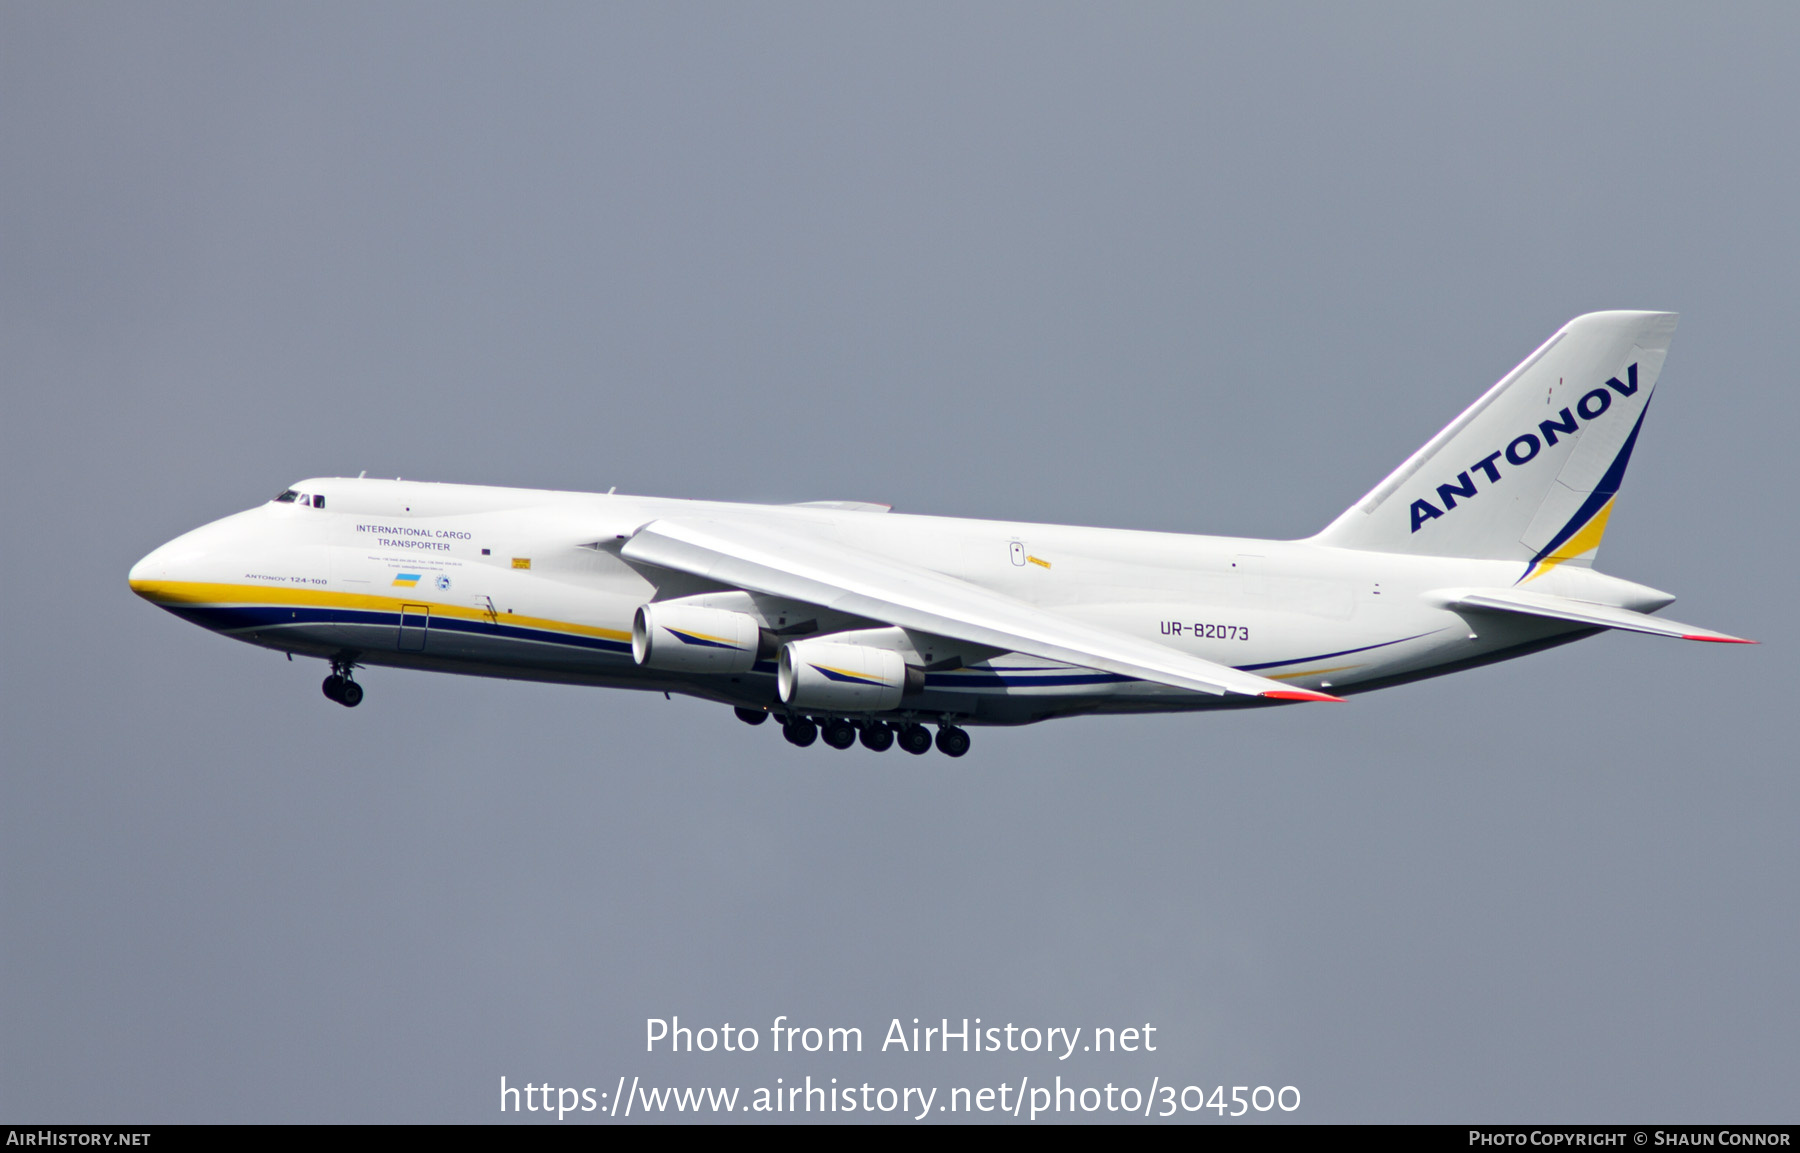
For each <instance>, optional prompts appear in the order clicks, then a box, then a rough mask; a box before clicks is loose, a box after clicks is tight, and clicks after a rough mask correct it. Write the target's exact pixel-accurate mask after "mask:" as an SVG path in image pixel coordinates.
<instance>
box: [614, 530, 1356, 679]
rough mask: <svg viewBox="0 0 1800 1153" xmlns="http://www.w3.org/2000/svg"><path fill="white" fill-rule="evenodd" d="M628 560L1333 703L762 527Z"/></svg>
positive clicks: (1135, 673)
mask: <svg viewBox="0 0 1800 1153" xmlns="http://www.w3.org/2000/svg"><path fill="white" fill-rule="evenodd" d="M620 555H621V556H623V557H624V558H625V559H626V560H630V561H638V562H641V563H645V564H651V565H656V566H659V567H661V568H666V569H674V570H676V571H678V572H685V573H692V574H694V575H695V576H700V577H705V578H707V579H709V580H715V581H718V582H720V583H721V584H727V585H732V586H735V587H737V588H741V589H748V590H750V591H752V592H760V593H767V594H769V595H771V596H779V597H786V598H788V599H790V600H797V601H805V602H807V603H809V604H816V605H819V606H820V607H822V608H829V609H835V610H837V611H838V612H843V613H849V614H851V615H853V616H859V617H866V618H868V619H870V620H877V621H884V622H886V623H888V624H891V625H897V626H899V627H900V628H906V629H915V630H917V631H919V632H925V633H932V634H934V635H937V636H943V637H949V638H951V639H954V640H960V641H968V642H970V643H972V644H978V645H988V646H991V647H993V648H998V649H1005V650H1010V651H1013V652H1020V653H1025V654H1027V655H1030V656H1035V657H1043V658H1045V659H1047V660H1056V661H1065V662H1067V663H1069V664H1073V665H1080V666H1082V667H1083V668H1091V669H1099V670H1101V671H1103V672H1109V673H1118V674H1119V675H1121V676H1128V677H1135V678H1137V679H1139V680H1145V681H1154V682H1156V683H1157V684H1164V685H1170V686H1173V687H1175V688H1179V689H1187V690H1190V691H1192V692H1199V693H1210V694H1212V695H1214V696H1223V695H1224V694H1226V693H1238V694H1242V695H1244V696H1252V697H1272V698H1275V699H1277V700H1307V701H1335V700H1339V699H1341V698H1338V697H1334V696H1331V695H1329V694H1326V693H1315V692H1309V691H1307V690H1304V689H1296V688H1294V687H1292V686H1289V685H1284V684H1282V683H1281V682H1280V681H1272V680H1269V679H1267V678H1265V677H1259V676H1256V675H1255V674H1253V673H1246V672H1241V671H1239V670H1237V669H1234V668H1231V667H1229V666H1227V665H1221V664H1215V663H1214V662H1212V661H1207V660H1202V659H1200V658H1199V657H1193V656H1188V655H1186V654H1184V653H1180V652H1176V651H1175V650H1174V649H1171V648H1168V647H1166V646H1164V645H1160V644H1157V643H1156V642H1154V641H1149V640H1143V639H1140V638H1138V637H1134V636H1130V635H1128V634H1126V633H1121V632H1117V631H1114V630H1112V629H1107V628H1099V627H1096V626H1094V625H1089V624H1084V623H1082V622H1080V621H1074V620H1070V619H1068V618H1066V617H1062V616H1058V615H1057V614H1055V613H1050V612H1046V611H1044V610H1043V609H1040V608H1037V607H1036V606H1034V605H1030V604H1027V603H1025V602H1024V601H1021V600H1018V599H1017V598H1014V597H1009V596H1006V595H1005V594H1003V593H997V592H994V591H992V590H991V589H985V588H982V587H981V586H979V585H974V584H970V583H969V582H967V581H963V580H958V579H957V578H955V577H950V576H945V575H944V574H942V573H939V572H934V571H932V570H930V569H927V568H924V567H921V566H919V565H913V564H908V563H906V562H904V561H897V560H892V559H890V558H888V557H883V556H876V555H874V554H872V553H866V552H863V551H861V550H859V549H852V548H847V547H845V546H843V545H840V544H835V543H832V542H829V541H823V540H818V539H816V538H812V537H808V536H805V535H802V534H796V533H790V532H784V531H782V530H780V529H779V528H775V527H773V526H771V525H768V524H766V523H757V524H754V525H744V524H733V523H725V522H722V521H717V520H707V519H701V518H688V517H676V518H669V519H664V520H657V521H652V522H650V523H649V524H647V525H645V526H644V527H642V528H640V529H638V531H637V532H636V533H635V534H633V536H632V537H631V539H630V540H628V541H627V542H626V543H625V544H624V546H623V547H622V548H621V549H620Z"/></svg>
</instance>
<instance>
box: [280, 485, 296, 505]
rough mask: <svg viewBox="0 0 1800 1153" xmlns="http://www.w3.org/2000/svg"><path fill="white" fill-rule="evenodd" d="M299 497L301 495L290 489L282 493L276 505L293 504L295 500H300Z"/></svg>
mask: <svg viewBox="0 0 1800 1153" xmlns="http://www.w3.org/2000/svg"><path fill="white" fill-rule="evenodd" d="M299 496H300V494H299V493H297V492H295V491H294V490H293V489H291V488H290V489H288V490H287V491H286V492H284V493H282V494H281V495H280V496H278V497H276V498H275V503H276V504H293V503H294V501H295V500H297V499H299Z"/></svg>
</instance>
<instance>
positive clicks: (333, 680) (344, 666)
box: [319, 660, 363, 709]
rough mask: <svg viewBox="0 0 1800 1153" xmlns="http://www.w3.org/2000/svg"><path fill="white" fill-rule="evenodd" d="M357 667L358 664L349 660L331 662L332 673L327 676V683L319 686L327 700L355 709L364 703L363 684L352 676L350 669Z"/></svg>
mask: <svg viewBox="0 0 1800 1153" xmlns="http://www.w3.org/2000/svg"><path fill="white" fill-rule="evenodd" d="M355 667H356V665H355V664H354V663H353V662H351V661H348V660H334V661H332V662H331V675H330V676H328V677H326V678H325V683H324V684H322V685H320V686H319V687H320V689H322V690H323V691H324V693H325V699H326V700H328V701H336V702H337V703H338V704H340V705H343V706H344V707H345V708H347V709H353V708H355V707H356V706H357V705H360V704H362V699H363V689H362V686H361V685H359V684H357V683H356V682H355V681H354V680H352V679H351V676H350V670H351V669H354V668H355Z"/></svg>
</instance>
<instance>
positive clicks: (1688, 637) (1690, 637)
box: [1681, 633, 1762, 645]
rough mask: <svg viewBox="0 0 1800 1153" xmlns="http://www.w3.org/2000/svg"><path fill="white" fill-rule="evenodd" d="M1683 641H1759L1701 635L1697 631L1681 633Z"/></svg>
mask: <svg viewBox="0 0 1800 1153" xmlns="http://www.w3.org/2000/svg"><path fill="white" fill-rule="evenodd" d="M1681 639H1682V640H1684V641H1711V642H1713V643H1714V644H1717V645H1760V644H1762V642H1761V641H1751V640H1745V639H1744V638H1743V637H1703V636H1700V635H1699V634H1698V633H1683V634H1682V636H1681Z"/></svg>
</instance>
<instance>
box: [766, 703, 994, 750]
mask: <svg viewBox="0 0 1800 1153" xmlns="http://www.w3.org/2000/svg"><path fill="white" fill-rule="evenodd" d="M752 711H753V710H750V709H738V710H737V714H738V717H739V718H740V719H741V720H743V721H745V722H746V723H748V724H753V725H754V724H761V723H762V722H761V721H760V720H751V719H750V717H749V716H748V715H746V714H749V713H751V712H752ZM756 715H757V716H758V717H759V718H760V717H763V716H766V715H767V714H766V713H757V714H756ZM781 735H782V736H784V737H786V738H787V740H788V743H789V744H793V745H798V746H800V747H801V748H805V747H806V746H808V745H810V744H812V743H813V742H814V741H816V740H818V739H819V738H820V737H824V738H825V743H826V744H828V745H830V746H831V747H832V748H834V749H847V748H849V747H850V746H851V745H854V744H856V743H857V742H858V741H859V740H860V741H861V742H862V746H863V748H865V749H868V750H870V751H871V752H877V753H882V752H886V751H887V750H889V749H891V748H893V747H894V746H895V745H896V744H898V745H899V746H900V747H901V748H903V749H905V750H906V751H907V752H909V753H911V754H912V755H913V756H915V757H916V756H920V755H922V754H924V753H928V752H930V751H931V746H932V744H933V743H934V742H933V741H932V737H931V731H930V730H929V729H927V728H926V727H925V726H924V725H921V724H919V723H918V722H917V721H907V722H905V723H903V724H897V725H891V724H888V723H887V722H886V721H875V720H868V721H852V720H850V719H849V718H848V717H824V718H820V719H814V718H812V717H803V716H799V715H790V716H788V717H787V718H785V719H784V720H783V721H782V722H781ZM935 743H936V745H937V747H938V752H940V753H943V754H944V755H945V756H947V757H960V756H962V755H963V754H964V753H966V752H968V751H969V734H968V733H967V732H965V731H964V730H962V729H959V728H957V727H956V726H955V725H953V724H951V723H950V721H949V719H948V718H946V719H945V720H944V721H943V723H942V724H941V725H940V726H939V727H938V733H937V740H936V742H935Z"/></svg>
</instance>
